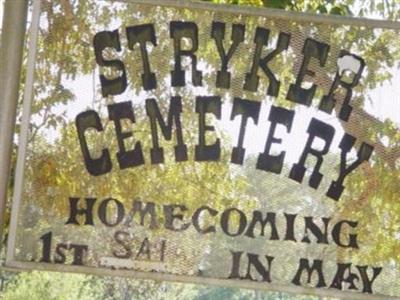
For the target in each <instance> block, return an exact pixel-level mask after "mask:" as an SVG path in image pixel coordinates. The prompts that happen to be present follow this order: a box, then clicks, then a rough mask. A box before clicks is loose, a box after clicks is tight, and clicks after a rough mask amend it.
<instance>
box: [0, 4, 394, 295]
mask: <svg viewBox="0 0 400 300" xmlns="http://www.w3.org/2000/svg"><path fill="white" fill-rule="evenodd" d="M117 2H124V3H133V4H143V5H152V6H166V7H175V8H187V9H201V10H211V11H217V12H225V13H235V14H244V15H251V16H260V17H271V18H280V19H285V20H291V21H298V22H307V23H324V24H331V25H355V26H365V27H372V28H382V29H392V30H400V22H396V21H385V20H374V19H367V18H353V17H343V16H332V15H317V14H311V13H298V12H290V11H285V10H280V9H267V8H258V7H257V8H256V7H250V6H234V5H226V4H211V3H207V2H200V1H193V0H163V1H159V0H117ZM40 7H41V0H33V10H32V22H31V28H30V32H29V46H28V47H29V50H28V63H27V75H26V82H25V88H24V98H23V111H22V122H21V133H20V136H19V142H20V143H19V148H18V156H17V165H16V173H15V185H14V191H13V200H12V210H11V219H10V229H9V236H8V241H7V250H6V260H5V263H4V266H0V269H2V270H6V271H12V272H19V271H28V270H40V271H55V272H67V273H83V274H93V275H111V276H120V277H132V278H137V279H151V280H156V281H172V282H182V283H192V284H209V285H216V286H226V287H232V288H247V289H257V290H268V291H279V292H287V293H294V294H308V295H315V296H328V297H340V298H342V299H356V300H358V299H359V300H364V299H371V300H372V299H375V300H384V299H400V297H397V296H383V295H373V294H364V293H357V292H350V291H339V290H338V291H337V290H332V289H321V288H314V287H300V286H291V285H283V284H275V283H266V282H255V281H248V280H232V279H228V278H226V279H224V278H210V277H199V276H186V275H175V274H168V273H155V272H143V271H134V270H124V269H118V270H112V269H109V268H104V267H89V266H72V265H64V264H50V263H49V264H47V263H36V262H22V261H17V260H15V255H14V249H15V243H16V233H17V226H18V215H19V208H20V202H21V196H22V190H23V179H24V169H25V156H26V147H27V140H28V134H29V120H30V115H31V102H32V97H33V81H34V68H35V57H36V50H37V49H36V47H37V38H38V33H39V22H40V13H41V9H40Z"/></svg>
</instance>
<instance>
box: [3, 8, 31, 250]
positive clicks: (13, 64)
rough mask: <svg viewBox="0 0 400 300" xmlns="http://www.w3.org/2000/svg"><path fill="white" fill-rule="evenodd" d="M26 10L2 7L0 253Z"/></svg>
mask: <svg viewBox="0 0 400 300" xmlns="http://www.w3.org/2000/svg"><path fill="white" fill-rule="evenodd" d="M27 9H28V0H22V1H15V0H6V1H5V3H4V11H3V25H2V34H1V48H0V91H1V99H0V249H1V244H2V243H1V241H2V240H3V226H4V222H5V220H4V216H5V208H6V198H7V185H8V182H9V176H10V162H11V153H12V142H13V135H14V128H15V120H16V111H17V104H18V92H19V86H20V85H19V83H20V72H21V65H22V53H23V45H24V39H25V28H26V19H27Z"/></svg>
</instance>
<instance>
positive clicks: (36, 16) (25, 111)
mask: <svg viewBox="0 0 400 300" xmlns="http://www.w3.org/2000/svg"><path fill="white" fill-rule="evenodd" d="M40 1H41V0H34V1H33V11H32V22H31V27H30V32H29V45H28V49H29V52H28V65H27V68H26V80H25V87H24V99H23V105H22V120H21V133H20V139H19V145H18V154H17V155H18V158H19V159H18V161H17V166H16V168H15V181H14V186H15V188H14V194H13V202H12V207H11V218H10V230H9V234H8V241H7V254H6V259H7V260H8V259H10V260H11V259H12V258H13V257H14V249H15V235H16V229H17V223H18V210H19V206H20V199H21V195H22V181H23V173H24V165H25V156H26V155H25V154H26V146H27V142H28V133H29V118H30V115H31V102H32V97H33V81H34V77H35V57H36V50H37V49H36V48H37V39H38V34H39V20H40Z"/></svg>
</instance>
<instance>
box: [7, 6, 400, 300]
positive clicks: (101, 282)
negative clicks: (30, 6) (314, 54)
mask: <svg viewBox="0 0 400 300" xmlns="http://www.w3.org/2000/svg"><path fill="white" fill-rule="evenodd" d="M213 2H215V3H220V4H224V3H225V4H239V5H252V6H265V7H269V8H276V9H285V10H290V11H302V12H314V13H320V14H333V15H347V16H352V15H355V16H363V15H370V14H371V13H374V14H379V15H383V16H385V17H386V18H388V19H392V20H398V19H399V18H400V13H399V11H400V9H399V8H400V7H399V6H400V2H399V1H398V0H396V1H392V2H390V3H389V2H388V1H379V2H376V1H369V3H367V2H362V3H359V2H358V1H355V0H331V1H322V0H312V1H306V0H301V1H292V0H283V1H276V0H263V1H261V0H227V1H224V0H215V1H213ZM43 3H44V10H45V16H46V21H47V23H48V25H47V27H46V29H47V30H45V32H42V35H41V36H42V40H40V45H39V51H38V62H39V63H38V66H37V74H36V75H37V81H36V86H35V91H36V92H35V93H36V94H35V97H36V98H37V99H39V101H35V102H34V106H33V107H32V113H33V120H35V117H36V118H38V119H40V120H41V121H40V122H33V124H32V128H33V134H32V136H31V140H30V142H31V147H32V148H35V151H37V152H39V153H40V155H41V157H40V159H37V158H35V160H34V161H32V164H31V169H29V170H28V172H30V173H29V174H30V175H31V176H32V177H33V178H34V181H33V185H32V186H31V188H32V190H27V191H26V193H30V194H31V195H34V197H33V198H34V199H35V201H37V203H42V206H43V207H44V206H45V203H46V201H48V198H49V197H50V199H51V200H52V201H51V206H50V207H48V209H49V211H52V212H54V211H56V212H57V213H58V214H60V215H63V214H65V212H66V211H67V207H66V202H62V203H60V202H58V199H60V198H62V196H64V195H65V194H69V193H71V192H72V193H75V194H77V195H80V194H81V191H82V190H84V189H85V187H87V186H88V185H89V184H90V183H91V182H90V178H88V177H87V176H85V174H82V173H80V170H79V168H77V167H76V165H75V164H71V163H70V162H71V161H80V160H81V154H80V153H79V152H78V151H70V149H72V148H73V145H75V144H76V135H75V131H74V130H75V128H74V125H73V124H71V122H70V121H69V120H68V117H67V115H66V113H65V112H61V113H60V108H61V109H62V108H63V107H64V106H63V105H65V104H69V105H70V104H71V103H73V101H76V99H75V96H74V93H73V92H72V91H71V90H69V89H68V88H66V87H65V86H63V85H62V84H61V82H62V80H63V79H65V78H69V79H71V80H73V79H75V78H77V77H79V76H82V75H92V74H90V73H91V72H92V69H94V68H95V63H94V61H93V60H91V59H89V57H90V55H91V53H90V51H92V48H91V40H90V37H89V36H88V35H85V34H81V32H89V31H91V32H93V31H96V30H97V29H94V28H91V26H92V25H91V24H92V22H91V21H92V20H93V18H94V17H95V15H94V14H97V13H98V14H100V17H98V16H96V17H98V19H99V20H101V23H100V24H97V27H102V26H103V27H107V25H108V24H109V23H110V22H111V21H112V19H113V12H110V11H109V10H107V9H104V8H103V7H102V6H101V3H100V2H99V1H94V0H87V1H79V2H74V1H71V2H70V1H66V0H57V1H45V0H44V1H43ZM356 4H357V5H356ZM205 21H207V20H205ZM65 32H69V33H70V34H65ZM362 34H364V33H360V32H350V33H346V40H345V41H344V43H345V44H346V47H347V46H348V47H351V45H352V44H353V43H354V41H355V40H358V39H359V38H365V39H370V40H371V41H370V42H365V43H363V45H367V46H366V47H365V48H364V49H359V50H360V51H361V52H362V53H363V54H364V55H368V56H369V57H372V58H373V59H371V60H375V61H377V65H375V66H370V70H371V71H370V72H369V73H368V78H367V80H368V88H374V87H376V86H379V85H381V84H382V83H383V82H384V81H386V80H388V79H390V78H389V77H388V76H389V75H388V74H387V73H385V71H384V69H385V67H387V68H390V67H395V66H396V63H397V62H398V61H399V58H400V49H390V48H389V47H385V43H386V41H388V40H390V39H393V38H395V37H394V36H393V34H391V33H388V34H387V35H386V36H385V35H383V36H382V37H381V38H380V39H378V40H375V37H374V36H373V35H372V34H371V35H369V36H365V35H362ZM44 45H46V46H44ZM399 48H400V47H399ZM376 49H380V51H376ZM382 55H384V56H385V58H386V59H385V61H384V62H382V60H380V57H381V56H382ZM289 71H291V70H289ZM362 92H363V91H359V92H358V94H361V93H362ZM186 96H190V95H186ZM364 101H365V99H361V98H360V99H359V105H358V107H357V111H358V112H359V113H360V114H361V116H363V117H361V120H357V121H359V124H358V129H359V130H360V131H362V132H361V133H359V136H364V137H367V138H368V139H370V140H373V141H374V142H376V143H377V145H378V148H379V149H378V151H377V155H376V157H374V164H373V165H372V166H369V167H365V168H364V169H363V170H362V172H360V173H358V174H357V176H358V178H356V179H355V180H354V181H355V182H357V184H355V185H353V186H351V187H349V193H350V194H354V195H357V198H356V199H355V201H354V204H353V205H356V206H358V207H363V209H362V210H361V212H360V214H362V216H363V217H364V218H368V220H370V221H371V224H370V226H369V227H368V226H365V227H364V230H365V231H366V232H365V233H364V235H368V234H369V233H372V230H374V232H377V231H376V229H377V228H382V229H385V230H384V231H383V230H382V231H378V233H377V235H376V236H375V237H373V238H374V239H376V240H380V241H381V243H382V245H383V246H384V247H381V248H376V249H365V253H363V254H362V255H363V258H365V259H371V260H372V259H374V261H376V260H377V259H379V260H381V261H385V260H386V259H387V258H389V257H395V258H397V259H398V260H397V261H400V247H399V241H398V240H396V239H394V238H393V236H395V235H396V234H398V232H399V230H400V229H399V225H398V224H400V222H399V218H400V217H399V216H400V207H399V205H398V204H397V202H398V199H399V198H400V191H399V189H398V188H397V189H396V188H393V187H394V186H397V185H398V180H399V178H400V168H399V165H398V162H397V164H396V160H398V157H400V151H399V149H400V136H399V132H398V128H396V126H395V125H394V124H393V123H392V122H390V121H388V120H387V121H385V122H379V121H378V120H376V119H375V118H373V117H372V116H370V115H369V114H367V112H366V111H365V110H364V109H363V108H364ZM93 102H94V105H99V103H96V101H95V99H94V101H93ZM165 109H166V108H165V107H164V108H163V110H164V111H165ZM186 117H187V118H186V119H187V120H190V119H191V117H193V116H190V115H187V116H186ZM371 120H372V121H373V122H377V123H378V124H380V127H379V128H378V130H377V129H376V128H375V127H371V126H370V124H371V122H370V121H371ZM138 122H144V121H143V120H138ZM186 125H187V126H186V128H189V129H188V132H187V134H190V133H191V132H190V131H191V125H190V123H188V124H186ZM343 126H344V127H345V126H346V125H343ZM44 128H47V129H49V128H52V129H53V130H58V132H61V137H59V138H58V139H57V140H56V141H52V142H51V144H52V145H50V144H49V141H48V140H47V139H46V138H45V137H44V136H43V135H41V134H40V132H41V130H42V129H44ZM143 128H144V129H143V131H142V132H135V135H137V136H138V137H141V138H142V139H143V140H145V147H147V148H149V145H150V140H149V139H148V130H149V128H146V125H144V126H143ZM345 129H346V128H345ZM111 136H112V131H111V130H110V129H109V128H108V131H107V134H105V135H104V137H103V140H102V141H94V142H97V143H98V145H99V147H101V146H102V145H103V143H106V144H107V143H108V144H107V145H108V146H109V147H110V149H111V151H112V152H116V149H117V146H116V145H115V143H114V144H113V143H112V142H110V139H111V138H110V137H111ZM193 136H194V134H193ZM383 136H387V137H388V138H389V140H390V141H391V143H392V144H390V145H389V146H388V147H384V146H383V145H382V143H381V142H380V140H381V139H382V137H383ZM146 138H147V141H146ZM146 143H147V144H146ZM54 145H55V147H54ZM170 145H171V144H169V146H170ZM50 146H51V147H50ZM389 154H390V155H389ZM223 155H224V157H225V160H227V159H228V158H227V155H228V154H227V153H224V154H223ZM171 157H172V153H168V154H167V158H168V159H171ZM60 158H62V159H60ZM28 159H29V157H28ZM114 165H116V162H115V161H114ZM388 168H389V169H390V170H391V172H390V173H388V172H387V170H388ZM61 170H63V172H61ZM243 172H244V174H240V175H239V176H233V175H232V174H231V169H230V168H229V167H227V166H226V164H210V165H204V166H203V165H198V164H196V163H194V162H193V163H188V164H185V165H179V164H176V165H170V166H169V167H168V168H164V167H163V166H157V167H149V166H143V167H141V168H140V172H136V171H135V172H129V171H127V172H124V173H123V175H121V174H120V173H121V172H113V173H112V174H110V176H105V177H103V178H100V179H99V180H98V181H97V184H96V185H95V186H93V187H92V188H93V190H95V191H96V192H98V194H101V195H106V194H107V193H109V192H110V190H112V191H113V194H114V195H116V196H117V197H118V198H120V199H129V197H130V195H132V194H135V195H139V196H140V197H142V198H144V199H149V198H150V199H153V200H155V201H156V202H157V201H159V202H160V203H162V200H163V199H162V198H161V197H159V195H164V196H165V197H167V198H169V199H174V200H175V201H179V199H180V197H182V195H185V197H187V199H186V201H187V202H186V203H188V204H189V205H190V204H194V205H193V206H194V207H195V206H196V205H198V204H199V203H201V201H203V200H204V199H203V198H202V196H203V195H204V194H205V193H209V192H210V191H212V192H213V194H214V198H215V203H216V205H217V206H219V207H226V206H227V203H229V204H231V205H232V206H233V205H235V204H237V201H238V199H243V198H245V197H246V199H247V200H249V203H251V201H250V200H252V199H256V198H261V197H262V193H263V192H264V190H265V189H268V188H269V187H268V186H267V185H266V184H265V182H263V179H262V176H257V174H254V173H250V174H248V172H250V171H249V170H248V169H246V170H244V171H243ZM253 172H254V171H253ZM215 174H217V175H218V176H219V178H221V179H223V180H224V182H223V184H218V182H217V181H216V180H214V176H215ZM127 175H129V178H130V179H131V181H132V182H134V184H131V182H126V181H124V180H123V178H122V177H126V176H127ZM366 177H367V179H365V178H366ZM77 178H79V179H80V180H76V179H77ZM152 178H153V179H154V178H159V179H160V178H162V180H160V181H161V182H163V186H152V187H151V188H149V184H148V181H149V180H151V179H152ZM245 178H251V179H250V182H247V181H246V180H245ZM121 182H123V184H119V185H117V183H121ZM182 182H184V184H182ZM199 182H201V183H202V184H201V185H200V184H199ZM52 185H58V186H61V187H62V188H59V189H58V190H57V192H56V193H54V194H52V193H51V191H50V192H49V190H48V188H47V187H48V186H52ZM365 186H366V187H367V188H365ZM377 186H382V187H383V188H382V189H381V190H376V189H375V188H376V187H377ZM177 187H179V191H178V190H177ZM254 187H257V188H254ZM360 188H362V189H363V190H365V193H363V194H361V195H359V194H357V191H358V190H360ZM275 189H276V192H275V193H276V195H279V196H280V197H281V198H283V197H285V193H284V191H285V188H284V186H280V185H279V183H277V184H276V185H275ZM392 191H395V192H392ZM269 192H270V191H269ZM299 193H300V191H299ZM292 195H293V193H292ZM303 196H304V197H305V196H306V195H303ZM286 200H287V201H295V199H287V198H286ZM366 200H368V202H367V201H366ZM235 201H236V203H235ZM249 206H251V204H249ZM344 208H345V207H343V209H342V210H341V211H340V214H341V217H342V218H344V217H354V216H349V215H347V213H346V212H348V211H349V210H348V209H347V210H346V209H344ZM27 209H30V208H29V207H28V208H27ZM316 209H320V210H323V209H324V207H323V206H319V207H316ZM46 213H47V212H43V214H46ZM51 216H52V215H51V214H49V215H48V217H51ZM387 220H393V221H392V222H391V223H390V222H389V223H388V222H387ZM26 222H28V224H26V225H33V224H36V222H38V220H34V219H33V217H32V219H28V220H26ZM46 225H47V224H43V226H44V227H45V226H46ZM387 232H390V234H389V235H388V234H387ZM29 234H30V233H27V235H29ZM371 238H372V237H371ZM10 278H11V279H8V282H7V284H6V286H5V292H4V293H3V294H2V295H0V299H4V300H6V299H7V300H8V299H9V300H14V299H15V300H17V299H27V298H28V297H29V299H32V300H35V299H55V300H62V299H83V300H84V299H110V300H112V299H171V298H172V299H174V298H181V299H197V300H204V299H248V298H250V297H251V298H254V299H277V298H278V297H279V299H306V298H307V299H310V298H309V297H306V298H305V297H301V296H289V295H286V294H281V293H268V294H264V293H261V292H258V291H246V290H239V289H230V288H210V287H198V286H193V285H182V284H165V283H158V282H153V281H142V280H125V279H115V278H107V277H94V276H84V275H66V274H57V273H47V272H31V273H20V274H18V275H16V276H11V277H10Z"/></svg>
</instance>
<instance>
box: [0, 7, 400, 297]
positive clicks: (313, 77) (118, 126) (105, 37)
mask: <svg viewBox="0 0 400 300" xmlns="http://www.w3.org/2000/svg"><path fill="white" fill-rule="evenodd" d="M144 2H147V3H144ZM157 4H159V3H158V1H154V4H152V1H142V3H140V1H124V2H115V1H113V2H111V1H83V2H80V3H79V4H75V6H71V7H72V9H71V10H67V11H65V7H62V6H61V7H59V6H58V5H52V4H46V3H43V5H42V8H41V11H42V12H41V19H40V23H39V36H38V45H37V54H36V58H35V61H34V62H35V65H34V70H35V76H36V77H35V81H34V83H33V94H32V97H33V102H32V105H31V107H32V110H31V112H32V113H31V114H30V118H29V119H28V120H29V121H28V122H29V128H30V130H29V132H28V134H27V135H26V136H21V140H24V141H27V147H26V149H22V150H21V149H20V153H22V154H21V155H22V157H21V155H20V156H19V158H18V159H19V163H20V165H22V168H20V169H19V170H17V174H16V176H17V178H20V179H21V180H19V181H18V180H17V183H16V186H15V199H14V206H13V214H14V216H17V218H15V219H13V220H12V224H11V229H10V240H9V249H8V257H7V258H8V259H7V265H8V266H9V267H14V268H28V269H45V270H57V271H73V272H85V273H93V274H111V275H122V276H137V277H142V278H155V279H163V280H178V281H187V282H198V283H213V284H225V285H231V286H242V287H250V288H262V289H273V290H283V291H289V292H297V293H314V294H315V293H316V294H320V295H331V296H340V297H349V298H351V299H357V298H358V299H366V298H367V297H382V298H385V299H387V298H388V297H389V296H392V297H400V281H399V279H398V278H400V202H399V199H400V188H399V179H400V161H399V158H400V151H399V149H400V132H399V128H400V96H399V95H400V69H399V64H400V44H399V31H400V26H399V25H398V24H396V23H389V22H375V23H373V22H368V21H363V20H354V19H346V18H335V17H332V18H331V17H323V18H320V17H317V16H311V15H303V14H292V13H286V12H277V11H274V10H264V9H262V10H259V9H250V8H240V7H237V8H236V7H235V8H233V7H227V6H214V5H209V4H203V3H191V2H187V3H185V4H182V3H181V4H179V3H176V2H174V1H166V2H165V3H164V4H163V6H159V5H157ZM82 11H90V12H87V13H82ZM324 18H325V19H324ZM374 24H375V25H376V26H373V25H374ZM396 28H397V29H396ZM31 63H32V62H31ZM31 66H33V65H32V64H31ZM27 98H30V97H27ZM27 124H28V123H26V124H25V125H27ZM21 151H22V152H21Z"/></svg>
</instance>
